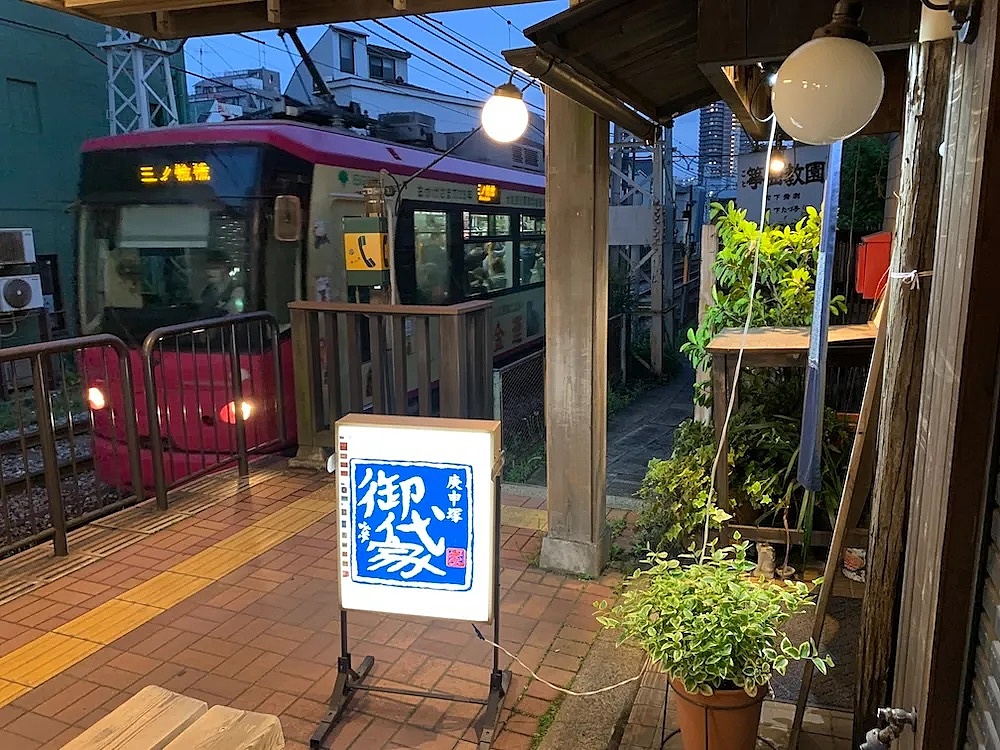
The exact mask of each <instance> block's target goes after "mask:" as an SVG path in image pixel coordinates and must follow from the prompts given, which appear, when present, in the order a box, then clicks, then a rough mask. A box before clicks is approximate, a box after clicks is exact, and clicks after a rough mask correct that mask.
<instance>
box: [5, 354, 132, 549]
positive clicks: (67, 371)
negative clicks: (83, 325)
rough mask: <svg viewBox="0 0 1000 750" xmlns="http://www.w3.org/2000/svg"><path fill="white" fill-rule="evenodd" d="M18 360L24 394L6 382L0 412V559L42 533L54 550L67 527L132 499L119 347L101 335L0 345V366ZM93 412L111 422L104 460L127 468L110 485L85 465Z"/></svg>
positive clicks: (90, 461)
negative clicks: (26, 373) (24, 376)
mask: <svg viewBox="0 0 1000 750" xmlns="http://www.w3.org/2000/svg"><path fill="white" fill-rule="evenodd" d="M85 353H86V355H87V356H86V357H85V356H84V355H85ZM109 355H110V362H109ZM25 363H27V367H28V368H29V369H30V371H31V376H32V384H31V390H30V392H27V391H26V389H17V388H15V389H14V390H13V392H12V393H11V394H10V397H9V398H8V399H7V400H6V401H5V402H4V404H3V409H2V411H0V427H2V430H3V431H2V432H0V513H2V518H0V524H2V526H0V557H5V556H7V555H9V554H11V553H13V552H16V551H19V550H21V549H24V548H27V547H30V546H33V545H36V544H39V543H41V542H43V541H46V540H48V539H52V540H53V546H54V550H55V554H56V555H57V556H63V555H66V554H68V543H67V533H68V532H69V531H70V530H72V529H74V528H76V527H78V526H82V525H83V524H85V523H88V522H89V521H92V520H95V519H96V518H99V517H101V516H103V515H107V514H109V513H112V512H114V511H117V510H120V509H122V508H124V507H126V506H128V505H130V504H133V503H135V502H138V501H139V500H141V499H142V493H141V492H139V493H138V494H136V493H135V492H134V491H133V488H135V487H139V488H141V487H142V473H141V467H140V463H139V447H138V446H139V441H138V434H137V429H136V422H135V418H134V415H135V403H134V398H133V394H134V392H135V391H134V387H133V379H132V369H131V362H130V361H129V351H128V348H127V347H126V346H125V344H124V342H122V340H121V339H119V338H117V337H115V336H110V335H96V336H83V337H78V338H70V339H62V340H59V341H48V342H43V343H35V344H27V345H24V346H17V347H11V348H10V349H0V367H4V366H8V365H9V366H11V367H12V368H16V367H18V366H22V367H23V366H24V364H25ZM95 382H99V383H101V384H108V383H117V384H119V385H120V387H118V388H116V389H115V390H114V392H111V391H109V390H107V389H106V388H105V390H102V389H100V388H96V389H94V388H88V387H87V385H88V384H90V383H95ZM54 383H58V384H59V385H60V388H59V390H54V389H53V388H52V384H54ZM88 390H89V391H90V392H91V393H88ZM29 393H30V395H29ZM91 394H93V395H91ZM88 396H89V398H90V403H88V402H87V399H88ZM92 407H93V408H92ZM95 411H96V412H99V413H101V414H102V418H103V419H105V420H106V422H107V423H108V424H110V425H112V427H113V430H112V432H111V438H110V440H109V441H108V442H109V445H108V449H107V450H108V457H109V458H110V459H111V460H112V461H115V462H116V463H118V464H119V465H122V466H124V467H127V468H126V469H124V470H123V471H120V472H119V473H118V474H116V475H115V479H113V480H112V481H111V482H110V483H108V482H105V481H102V480H101V479H99V478H98V476H97V472H96V471H95V457H94V445H95V441H94V438H95V422H94V414H95ZM118 427H121V428H122V429H123V432H124V434H123V435H122V438H121V440H119V439H117V435H118V434H119V433H118V429H117V428H118Z"/></svg>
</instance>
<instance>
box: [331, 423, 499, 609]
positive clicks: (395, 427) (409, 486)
mask: <svg viewBox="0 0 1000 750" xmlns="http://www.w3.org/2000/svg"><path fill="white" fill-rule="evenodd" d="M499 451H500V424H499V422H494V421H478V420H452V419H429V418H420V417H391V416H372V415H349V416H347V417H345V418H344V419H342V420H340V421H339V422H338V423H337V451H336V452H335V453H334V454H333V456H331V458H330V462H329V466H328V468H329V469H330V471H331V473H333V474H334V475H335V476H336V479H337V486H338V489H339V493H338V495H339V499H340V503H339V506H340V507H339V516H338V519H339V529H340V550H341V559H340V563H341V578H340V582H341V585H340V600H341V606H342V607H343V608H344V609H345V610H361V611H369V612H372V611H374V612H384V613H389V614H397V615H411V616H416V617H433V618H438V619H454V620H465V621H469V622H487V621H488V620H489V619H490V618H491V617H492V613H493V607H494V606H496V603H495V602H494V601H493V588H492V587H493V573H494V569H493V568H494V564H495V556H496V555H497V554H498V552H497V550H496V549H495V542H494V533H493V532H494V523H495V515H494V514H495V495H494V489H495V488H494V480H495V477H494V470H495V468H496V467H497V466H498V465H499Z"/></svg>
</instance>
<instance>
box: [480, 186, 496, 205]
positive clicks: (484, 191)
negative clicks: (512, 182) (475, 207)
mask: <svg viewBox="0 0 1000 750" xmlns="http://www.w3.org/2000/svg"><path fill="white" fill-rule="evenodd" d="M476 199H477V200H478V201H479V202H480V203H499V202H500V188H498V187H497V186H496V185H489V184H485V183H479V184H478V185H477V186H476Z"/></svg>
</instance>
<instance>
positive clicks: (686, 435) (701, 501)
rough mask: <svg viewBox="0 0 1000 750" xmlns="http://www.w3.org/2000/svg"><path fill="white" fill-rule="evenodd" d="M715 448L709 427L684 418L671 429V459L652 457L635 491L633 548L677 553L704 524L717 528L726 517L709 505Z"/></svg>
mask: <svg viewBox="0 0 1000 750" xmlns="http://www.w3.org/2000/svg"><path fill="white" fill-rule="evenodd" d="M714 460H715V445H714V436H713V433H712V428H711V427H710V426H709V425H707V424H705V423H704V422H695V421H694V420H687V421H685V422H682V423H681V424H680V425H678V427H677V429H676V430H675V431H674V450H673V453H672V454H671V456H670V458H667V459H658V458H654V459H653V460H652V461H650V462H649V467H648V469H647V471H646V476H645V477H644V478H643V480H642V484H641V485H640V487H639V499H640V500H642V506H641V508H640V510H639V518H638V519H637V521H636V545H637V546H639V547H640V548H641V549H646V548H648V549H651V550H653V551H654V552H665V551H670V550H674V551H680V549H682V548H683V547H684V546H686V545H687V543H688V542H690V541H691V540H692V539H693V537H694V536H695V534H696V533H697V532H699V531H700V530H701V529H702V528H703V527H704V524H705V520H706V515H708V516H709V519H708V520H709V526H710V527H711V528H719V527H720V526H721V524H722V523H723V522H724V521H726V520H728V519H729V518H730V516H729V514H728V513H726V512H724V511H723V510H721V509H720V508H719V507H718V506H716V505H714V504H710V503H709V502H708V493H709V489H710V485H711V473H712V463H713V462H714Z"/></svg>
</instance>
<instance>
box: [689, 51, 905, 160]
mask: <svg viewBox="0 0 1000 750" xmlns="http://www.w3.org/2000/svg"><path fill="white" fill-rule="evenodd" d="M907 57H908V53H907V51H906V50H890V51H886V52H880V53H879V59H880V60H881V61H882V68H883V70H884V71H885V95H884V96H883V97H882V103H881V105H879V108H878V111H877V112H876V113H875V116H874V117H873V118H872V120H871V122H869V123H868V125H866V126H865V128H864V129H863V130H862V131H861V132H860V133H859V135H881V134H883V133H898V132H899V131H900V130H901V129H902V127H903V109H904V102H905V101H906V82H907V74H908V73H907V71H908V63H907ZM700 67H701V70H702V72H703V73H704V74H705V77H706V78H708V80H709V81H710V82H711V84H712V86H713V87H714V88H715V90H716V91H717V92H718V94H719V98H720V99H722V101H724V102H725V103H726V104H728V105H729V108H730V109H731V110H732V111H733V114H735V115H736V118H737V119H738V120H739V121H740V125H742V126H743V128H744V129H745V130H746V131H747V134H748V135H749V136H750V137H751V138H753V139H755V140H765V139H766V138H767V136H768V133H769V132H770V129H769V128H768V125H767V122H766V120H767V118H768V117H769V116H770V114H771V92H770V89H769V87H768V86H767V83H766V82H764V81H763V80H762V79H763V77H764V73H763V71H761V69H760V67H759V66H758V65H756V64H754V65H722V66H720V65H717V64H715V63H704V64H702V65H701V66H700Z"/></svg>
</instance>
